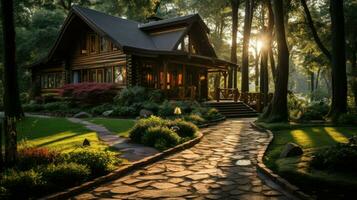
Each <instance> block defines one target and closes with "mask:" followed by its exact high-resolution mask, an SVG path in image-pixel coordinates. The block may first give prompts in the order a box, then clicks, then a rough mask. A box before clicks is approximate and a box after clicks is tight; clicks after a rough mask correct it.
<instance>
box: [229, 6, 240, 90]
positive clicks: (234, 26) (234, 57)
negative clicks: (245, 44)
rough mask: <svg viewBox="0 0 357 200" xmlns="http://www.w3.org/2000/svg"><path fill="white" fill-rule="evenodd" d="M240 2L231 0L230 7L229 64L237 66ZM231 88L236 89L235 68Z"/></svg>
mask: <svg viewBox="0 0 357 200" xmlns="http://www.w3.org/2000/svg"><path fill="white" fill-rule="evenodd" d="M239 4H240V1H239V0H231V6H232V48H231V62H232V63H235V64H237V31H238V8H239ZM232 73H233V76H232V81H233V87H234V88H237V68H233V70H232Z"/></svg>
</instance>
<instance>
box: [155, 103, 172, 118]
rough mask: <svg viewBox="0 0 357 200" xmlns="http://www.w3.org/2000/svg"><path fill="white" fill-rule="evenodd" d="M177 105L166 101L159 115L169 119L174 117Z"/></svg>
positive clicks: (161, 106)
mask: <svg viewBox="0 0 357 200" xmlns="http://www.w3.org/2000/svg"><path fill="white" fill-rule="evenodd" d="M175 107H176V106H175V105H174V104H173V103H171V102H170V101H167V100H166V101H164V102H163V103H162V104H161V105H160V108H159V112H158V115H159V116H161V117H168V116H172V115H174V110H175Z"/></svg>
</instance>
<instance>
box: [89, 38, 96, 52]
mask: <svg viewBox="0 0 357 200" xmlns="http://www.w3.org/2000/svg"><path fill="white" fill-rule="evenodd" d="M89 41H90V53H97V35H96V34H90V35H89Z"/></svg>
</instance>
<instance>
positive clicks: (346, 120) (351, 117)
mask: <svg viewBox="0 0 357 200" xmlns="http://www.w3.org/2000/svg"><path fill="white" fill-rule="evenodd" d="M338 123H339V124H350V125H353V124H356V123H357V115H356V114H352V113H345V114H342V115H340V116H339V117H338Z"/></svg>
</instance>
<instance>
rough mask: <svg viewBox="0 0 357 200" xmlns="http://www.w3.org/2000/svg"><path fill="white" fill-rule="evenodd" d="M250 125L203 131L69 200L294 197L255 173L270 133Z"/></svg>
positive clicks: (229, 122) (234, 122)
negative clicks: (182, 146)
mask: <svg viewBox="0 0 357 200" xmlns="http://www.w3.org/2000/svg"><path fill="white" fill-rule="evenodd" d="M248 122H249V120H241V119H230V120H227V121H225V122H223V123H221V124H219V125H216V126H213V127H210V128H206V129H203V130H202V131H203V132H204V133H205V132H206V134H207V135H206V136H205V137H204V138H203V139H202V141H201V142H200V143H198V144H197V145H195V146H194V147H192V148H190V149H188V150H184V151H182V152H180V153H177V154H175V155H172V156H169V157H167V158H165V159H163V160H161V161H159V162H156V163H154V164H152V165H150V166H147V167H145V168H143V169H141V170H138V171H135V172H133V173H131V174H129V175H127V176H125V177H122V178H120V179H118V180H115V181H113V182H110V183H106V184H104V185H102V186H100V187H98V188H94V189H92V190H91V191H88V192H87V193H84V194H81V195H78V196H76V197H73V198H72V199H101V198H109V199H110V198H112V199H114V198H117V199H262V200H265V199H294V198H293V197H292V196H290V195H289V194H287V193H286V192H283V191H282V190H281V189H280V188H279V187H278V186H276V185H274V184H273V183H272V182H271V181H268V180H265V179H264V178H261V176H259V175H258V174H257V172H256V168H255V164H256V162H257V161H256V159H257V153H258V151H259V150H260V149H261V148H263V147H265V146H266V145H267V143H268V141H267V140H268V135H266V134H265V133H261V132H257V131H255V130H254V129H252V128H251V127H250V125H249V123H248ZM104 188H107V189H104ZM286 195H288V196H286Z"/></svg>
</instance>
